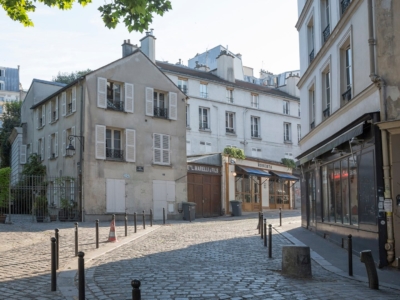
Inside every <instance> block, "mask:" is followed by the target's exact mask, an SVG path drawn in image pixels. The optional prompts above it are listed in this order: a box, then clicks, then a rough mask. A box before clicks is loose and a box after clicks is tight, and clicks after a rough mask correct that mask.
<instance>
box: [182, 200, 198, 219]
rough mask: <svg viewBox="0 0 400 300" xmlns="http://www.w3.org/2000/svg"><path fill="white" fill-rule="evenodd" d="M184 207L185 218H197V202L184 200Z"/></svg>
mask: <svg viewBox="0 0 400 300" xmlns="http://www.w3.org/2000/svg"><path fill="white" fill-rule="evenodd" d="M182 209H183V219H184V220H186V221H189V220H191V221H193V220H194V219H195V218H196V203H194V202H182ZM189 216H190V217H189Z"/></svg>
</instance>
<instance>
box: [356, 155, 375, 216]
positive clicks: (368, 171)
mask: <svg viewBox="0 0 400 300" xmlns="http://www.w3.org/2000/svg"><path fill="white" fill-rule="evenodd" d="M358 172H359V182H360V202H359V203H360V210H359V213H360V223H367V224H376V206H375V204H376V188H375V164H374V151H370V152H367V153H363V154H362V155H361V158H360V164H359V170H358Z"/></svg>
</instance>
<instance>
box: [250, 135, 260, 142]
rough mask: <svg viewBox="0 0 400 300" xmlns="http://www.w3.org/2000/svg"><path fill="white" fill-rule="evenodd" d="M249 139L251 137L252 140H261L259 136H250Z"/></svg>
mask: <svg viewBox="0 0 400 300" xmlns="http://www.w3.org/2000/svg"><path fill="white" fill-rule="evenodd" d="M251 139H253V140H260V141H261V140H262V139H261V136H252V137H251Z"/></svg>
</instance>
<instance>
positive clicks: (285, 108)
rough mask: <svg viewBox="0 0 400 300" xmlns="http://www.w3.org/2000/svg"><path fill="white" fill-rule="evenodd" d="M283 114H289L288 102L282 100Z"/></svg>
mask: <svg viewBox="0 0 400 300" xmlns="http://www.w3.org/2000/svg"><path fill="white" fill-rule="evenodd" d="M283 114H285V115H289V114H290V103H289V101H283Z"/></svg>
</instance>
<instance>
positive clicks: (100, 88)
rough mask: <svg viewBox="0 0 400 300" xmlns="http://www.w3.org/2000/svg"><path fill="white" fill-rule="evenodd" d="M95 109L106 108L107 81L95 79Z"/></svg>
mask: <svg viewBox="0 0 400 300" xmlns="http://www.w3.org/2000/svg"><path fill="white" fill-rule="evenodd" d="M97 107H100V108H107V79H105V78H102V77H98V78H97Z"/></svg>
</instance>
